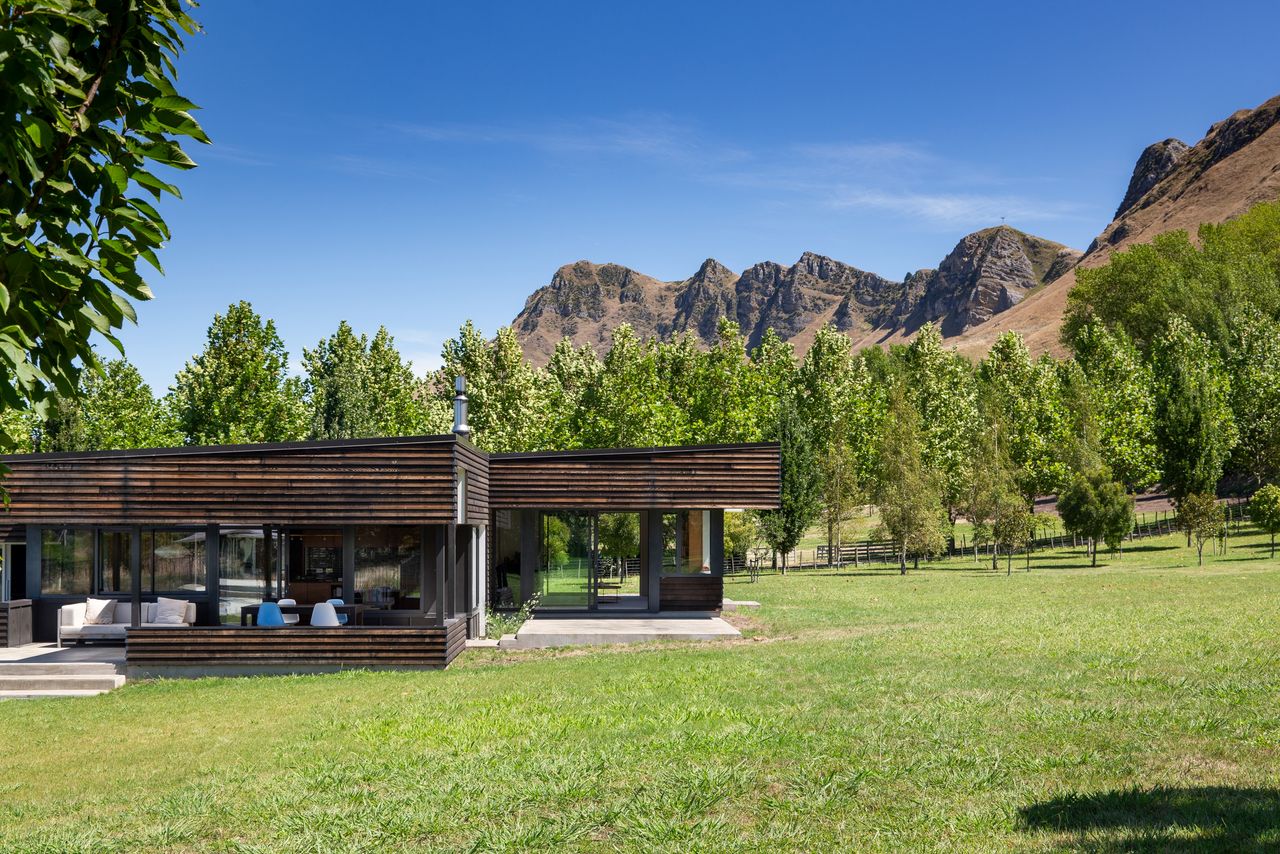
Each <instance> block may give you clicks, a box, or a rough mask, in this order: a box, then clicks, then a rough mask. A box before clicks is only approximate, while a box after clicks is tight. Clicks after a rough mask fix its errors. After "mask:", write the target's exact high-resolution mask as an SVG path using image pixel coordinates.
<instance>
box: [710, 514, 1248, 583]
mask: <svg viewBox="0 0 1280 854" xmlns="http://www.w3.org/2000/svg"><path fill="white" fill-rule="evenodd" d="M1223 510H1224V513H1225V516H1226V521H1227V527H1228V530H1229V531H1234V532H1236V533H1238V532H1239V530H1240V526H1241V525H1242V524H1243V523H1244V522H1246V521H1247V520H1248V518H1249V504H1248V500H1247V499H1243V498H1240V499H1234V498H1232V499H1227V500H1226V501H1225V502H1224V503H1223ZM1041 515H1042V518H1043V519H1044V522H1043V523H1041V524H1037V529H1038V530H1041V531H1045V532H1046V533H1043V534H1041V535H1040V536H1037V537H1035V538H1033V539H1032V540H1031V541H1030V543H1029V548H1030V550H1031V551H1032V553H1034V552H1036V551H1039V550H1041V549H1065V548H1083V547H1084V546H1085V545H1087V543H1086V541H1085V540H1084V539H1082V538H1080V537H1076V536H1073V535H1071V534H1067V533H1065V532H1064V531H1061V530H1059V529H1060V527H1061V523H1060V522H1059V521H1058V520H1057V519H1056V517H1052V516H1047V515H1043V514H1041ZM1178 530H1180V528H1179V527H1178V516H1177V514H1176V513H1175V512H1173V511H1159V512H1143V513H1137V514H1136V515H1135V517H1134V526H1133V530H1132V531H1130V532H1129V534H1128V536H1127V537H1126V538H1125V539H1126V540H1128V541H1133V540H1141V539H1146V538H1147V537H1162V536H1166V535H1168V534H1172V533H1174V532H1176V531H1178ZM991 550H992V546H991V545H990V544H985V545H979V546H978V550H977V554H978V556H979V557H983V556H985V557H988V558H990V557H991ZM1026 551H1027V547H1020V548H1017V549H1015V550H1014V554H1025V553H1026ZM1005 554H1006V553H1005V552H1001V556H1004V555H1005ZM943 556H944V557H946V558H953V557H969V558H972V557H973V556H974V548H973V544H972V543H971V542H969V541H968V539H967V536H966V535H961V537H960V539H959V541H952V542H950V543H948V546H947V549H946V551H945V552H944V553H943ZM908 560H910V558H908ZM786 563H787V569H827V568H830V567H833V566H840V567H849V566H864V565H866V566H875V565H886V564H887V565H897V563H898V552H897V549H896V546H895V545H894V543H893V542H891V541H889V540H859V541H857V542H853V543H845V544H842V545H841V546H840V547H839V549H838V552H837V553H836V559H835V560H830V559H828V556H827V547H826V546H825V545H819V546H816V547H814V548H812V549H796V550H795V551H793V552H790V553H788V555H787V561H786ZM777 565H778V567H781V565H782V561H781V559H779V561H778V564H777ZM773 566H774V561H773V553H772V552H769V551H767V550H764V549H758V550H755V552H753V553H752V554H747V555H729V554H726V555H725V566H724V571H725V574H726V575H733V574H738V573H752V574H754V573H758V572H760V571H761V570H764V569H772V568H773Z"/></svg>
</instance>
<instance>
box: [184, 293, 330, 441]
mask: <svg viewBox="0 0 1280 854" xmlns="http://www.w3.org/2000/svg"><path fill="white" fill-rule="evenodd" d="M169 400H170V406H171V408H172V410H173V413H174V416H175V418H176V420H177V425H178V429H179V430H180V431H181V432H182V434H183V436H184V437H185V438H186V442H187V444H189V445H221V444H235V443H241V442H283V441H289V440H294V439H301V438H302V437H303V436H304V435H305V434H306V408H305V406H304V403H303V399H302V383H301V381H299V380H298V379H297V378H296V377H291V376H289V354H288V352H287V351H286V350H285V348H284V342H283V341H281V340H280V336H279V335H278V334H276V325H275V322H274V321H272V320H265V321H264V320H263V319H262V318H261V317H260V316H259V315H258V313H257V312H255V311H254V310H253V306H251V305H250V304H249V303H247V302H244V301H241V302H239V303H236V304H234V305H231V306H229V307H228V308H227V313H226V314H225V315H222V314H215V315H214V316H213V323H212V324H211V325H210V326H209V334H208V341H207V343H206V344H205V348H204V351H203V352H201V353H200V354H199V355H197V356H195V357H194V358H193V359H192V360H191V361H189V362H187V364H186V365H185V366H184V367H183V368H182V370H181V371H179V372H178V375H177V377H176V378H175V379H174V384H173V387H172V389H171V390H170V393H169Z"/></svg>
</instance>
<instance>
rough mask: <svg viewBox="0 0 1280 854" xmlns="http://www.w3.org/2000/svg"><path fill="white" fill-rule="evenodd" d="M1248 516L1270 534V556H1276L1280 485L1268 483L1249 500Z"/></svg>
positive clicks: (1279, 515)
mask: <svg viewBox="0 0 1280 854" xmlns="http://www.w3.org/2000/svg"><path fill="white" fill-rule="evenodd" d="M1249 518H1250V519H1251V520H1252V521H1253V524H1255V525H1257V526H1258V527H1259V528H1261V529H1262V530H1263V531H1264V532H1266V533H1267V534H1269V535H1270V536H1271V556H1272V557H1273V558H1274V557H1275V556H1276V534H1280V486H1276V485H1275V484H1274V483H1268V484H1267V485H1265V486H1263V487H1262V488H1261V489H1259V490H1258V491H1257V492H1255V493H1254V494H1253V498H1251V499H1250V500H1249Z"/></svg>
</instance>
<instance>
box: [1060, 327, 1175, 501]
mask: <svg viewBox="0 0 1280 854" xmlns="http://www.w3.org/2000/svg"><path fill="white" fill-rule="evenodd" d="M1072 343H1073V346H1074V348H1075V354H1076V361H1077V362H1078V363H1079V365H1080V367H1081V369H1082V370H1083V371H1084V375H1085V377H1086V378H1087V381H1088V386H1089V398H1090V400H1091V401H1092V402H1093V414H1094V416H1095V419H1096V424H1097V428H1098V443H1099V452H1100V454H1101V456H1102V460H1103V462H1104V463H1105V464H1106V465H1107V467H1108V468H1110V469H1111V472H1112V474H1113V475H1114V476H1115V477H1116V478H1118V479H1119V480H1121V481H1123V482H1124V483H1126V484H1128V485H1129V487H1130V488H1131V489H1143V488H1145V487H1148V486H1151V485H1152V484H1154V483H1156V482H1157V481H1158V480H1159V479H1160V454H1159V449H1158V448H1157V446H1156V437H1155V409H1156V401H1155V378H1154V375H1153V373H1152V370H1151V365H1150V364H1149V363H1148V362H1146V361H1144V360H1143V358H1142V356H1141V354H1139V352H1138V348H1137V347H1135V346H1134V345H1133V342H1132V341H1130V340H1129V337H1128V335H1126V334H1125V332H1124V330H1123V329H1117V330H1111V329H1108V328H1107V327H1106V326H1105V325H1104V324H1102V323H1101V322H1099V321H1097V320H1093V321H1090V322H1089V323H1087V324H1085V325H1083V326H1082V327H1081V328H1080V330H1079V331H1078V333H1077V334H1076V335H1075V337H1074V339H1073V342H1072Z"/></svg>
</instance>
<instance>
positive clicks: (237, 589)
mask: <svg viewBox="0 0 1280 854" xmlns="http://www.w3.org/2000/svg"><path fill="white" fill-rule="evenodd" d="M268 548H271V549H272V553H271V554H270V555H268V553H267V551H268ZM274 548H275V538H274V537H273V539H272V542H271V543H270V544H268V542H267V539H266V536H265V534H264V533H263V532H262V529H260V528H244V529H239V528H229V529H227V530H224V531H222V532H221V534H220V536H219V541H218V615H219V619H220V622H223V623H228V622H229V623H238V622H239V621H240V609H241V608H242V607H244V606H245V605H257V604H259V603H261V602H262V601H263V600H265V599H274V598H276V597H277V596H278V595H279V593H278V591H277V587H278V582H277V575H278V573H277V571H276V567H278V566H279V565H280V562H279V560H277V559H275V552H274Z"/></svg>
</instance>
